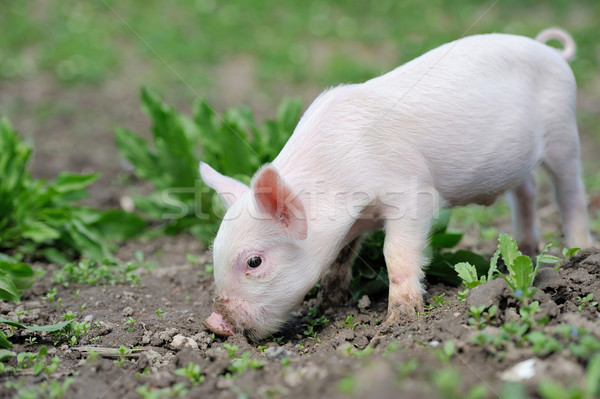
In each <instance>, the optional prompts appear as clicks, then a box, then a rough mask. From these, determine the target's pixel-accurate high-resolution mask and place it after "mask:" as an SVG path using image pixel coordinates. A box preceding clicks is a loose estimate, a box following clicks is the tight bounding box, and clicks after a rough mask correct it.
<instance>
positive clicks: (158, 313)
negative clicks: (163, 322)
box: [155, 308, 168, 319]
mask: <svg viewBox="0 0 600 399" xmlns="http://www.w3.org/2000/svg"><path fill="white" fill-rule="evenodd" d="M155 313H156V316H157V317H158V318H159V319H162V318H163V317H165V315H166V314H167V313H168V312H165V311H164V310H162V309H161V308H158V309H156V312H155Z"/></svg>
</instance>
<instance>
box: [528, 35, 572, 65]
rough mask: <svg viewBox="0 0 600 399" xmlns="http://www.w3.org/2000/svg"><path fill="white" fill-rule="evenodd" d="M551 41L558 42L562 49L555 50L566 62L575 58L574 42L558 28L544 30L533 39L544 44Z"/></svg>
mask: <svg viewBox="0 0 600 399" xmlns="http://www.w3.org/2000/svg"><path fill="white" fill-rule="evenodd" d="M552 39H555V40H558V41H559V42H560V43H561V44H562V46H563V49H562V50H558V49H557V50H558V52H559V53H560V55H562V57H563V58H564V59H565V60H566V61H571V60H572V59H573V58H574V57H575V50H576V47H575V41H574V40H573V38H572V37H571V35H569V34H568V33H567V32H566V31H564V30H562V29H558V28H550V29H544V30H543V31H541V32H540V33H538V35H537V36H536V37H535V40H537V41H538V42H540V43H546V42H547V41H548V40H552Z"/></svg>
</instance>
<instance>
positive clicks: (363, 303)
mask: <svg viewBox="0 0 600 399" xmlns="http://www.w3.org/2000/svg"><path fill="white" fill-rule="evenodd" d="M369 306H371V300H370V299H369V297H368V296H367V295H363V296H362V298H360V300H359V301H358V308H359V309H360V310H365V309H366V308H368V307H369Z"/></svg>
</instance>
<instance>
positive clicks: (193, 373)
mask: <svg viewBox="0 0 600 399" xmlns="http://www.w3.org/2000/svg"><path fill="white" fill-rule="evenodd" d="M175 374H176V375H180V376H184V377H187V378H189V380H190V382H191V383H192V385H200V384H202V383H203V382H204V378H205V376H204V375H202V370H201V369H200V365H199V364H196V363H194V362H189V363H188V365H187V367H185V368H181V369H177V370H175Z"/></svg>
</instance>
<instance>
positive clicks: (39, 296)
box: [0, 236, 600, 398]
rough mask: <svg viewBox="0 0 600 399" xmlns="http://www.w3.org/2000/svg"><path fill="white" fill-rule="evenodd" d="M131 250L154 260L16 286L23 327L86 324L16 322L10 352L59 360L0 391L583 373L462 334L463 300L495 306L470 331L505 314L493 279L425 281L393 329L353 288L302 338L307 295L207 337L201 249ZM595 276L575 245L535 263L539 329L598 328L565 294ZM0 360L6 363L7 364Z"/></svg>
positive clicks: (131, 392) (164, 242) (102, 391)
mask: <svg viewBox="0 0 600 399" xmlns="http://www.w3.org/2000/svg"><path fill="white" fill-rule="evenodd" d="M140 249H141V250H142V251H143V252H144V254H145V257H146V260H147V262H148V263H150V264H153V263H155V264H156V265H157V267H154V268H152V269H151V270H146V269H140V270H143V271H142V273H141V274H140V277H141V282H140V284H139V286H133V287H131V286H129V285H126V284H121V285H114V286H106V287H102V286H89V285H70V286H69V287H63V286H62V285H55V284H52V283H51V279H50V278H49V276H51V275H52V273H48V277H47V278H44V279H43V280H41V281H39V282H37V283H36V284H35V285H34V287H33V289H32V290H30V291H29V292H28V293H26V294H25V295H24V296H23V301H22V303H20V304H12V303H1V304H0V306H1V308H0V315H1V316H2V317H7V318H11V319H14V320H16V319H17V314H16V313H15V312H20V311H23V310H25V311H26V312H25V313H24V314H22V315H21V317H20V320H21V321H22V322H23V323H27V324H34V323H35V324H49V323H52V322H57V321H59V320H60V317H61V316H62V315H63V314H65V312H66V311H67V310H72V311H73V312H76V313H77V314H78V316H77V318H76V320H79V321H83V320H85V321H88V322H91V327H90V329H89V331H88V333H87V334H86V335H85V337H84V338H83V339H82V340H81V342H79V343H78V345H75V346H70V345H68V344H62V345H60V344H59V345H58V346H56V347H55V346H53V343H52V336H51V335H50V334H44V333H30V332H26V331H25V332H24V331H19V330H17V331H16V332H15V336H14V337H13V338H11V341H12V342H13V343H15V348H14V350H15V351H16V352H20V351H36V350H38V349H39V347H40V346H41V345H47V346H48V348H49V354H50V355H51V356H54V355H56V356H58V357H59V358H60V360H61V362H60V367H59V369H58V371H57V372H55V373H54V374H53V375H52V376H51V377H47V376H44V375H43V374H42V375H38V376H33V375H32V373H31V372H23V373H17V374H16V375H14V374H12V373H9V374H5V375H2V376H1V377H0V378H1V380H2V381H1V382H2V384H0V397H10V396H12V395H15V394H16V390H15V389H8V388H6V387H5V384H4V382H5V381H7V380H12V381H15V380H16V379H17V378H19V379H21V380H24V381H26V382H27V385H29V384H32V385H35V384H38V383H40V382H41V381H42V380H44V379H46V378H51V379H58V380H61V379H64V378H66V377H67V376H72V377H74V382H73V383H72V384H71V385H70V386H69V388H68V390H67V392H66V394H65V398H82V397H84V398H138V397H140V395H139V394H138V393H137V391H136V389H137V388H138V387H140V386H142V385H145V386H147V387H148V389H149V390H150V391H151V392H154V393H155V394H156V395H158V396H156V397H168V394H167V391H165V389H171V390H172V387H173V386H174V385H175V384H176V383H177V382H183V383H184V384H185V385H186V387H187V388H188V389H189V392H187V395H186V396H185V397H190V398H194V397H223V398H228V397H258V398H260V397H264V398H268V397H282V396H285V397H298V398H300V397H302V398H306V397H342V396H347V394H348V392H351V391H352V392H355V394H354V395H355V396H358V397H360V396H362V395H364V394H367V393H368V395H371V396H373V397H378V398H379V397H390V398H391V397H394V398H397V397H403V398H413V397H415V398H420V397H423V398H430V397H459V396H461V395H462V393H465V392H467V391H469V390H472V389H473V388H472V387H474V386H478V385H481V386H483V387H485V389H484V391H487V394H486V395H484V396H480V397H490V398H491V397H497V396H498V395H499V394H500V393H501V392H503V391H502V390H503V389H506V388H505V387H504V388H503V384H504V380H506V379H507V378H510V377H507V375H508V374H507V370H510V369H511V368H512V367H513V366H515V364H517V363H519V362H522V361H525V360H527V359H531V358H533V359H535V375H534V376H533V377H532V378H531V379H528V380H526V381H525V382H526V384H527V386H528V387H530V393H531V394H533V393H534V392H535V390H534V387H535V386H536V383H537V382H539V381H541V380H543V379H554V380H559V381H561V382H564V383H568V382H579V383H581V382H582V379H583V375H584V372H583V364H582V363H581V362H580V361H578V360H577V358H575V357H574V356H573V355H572V354H570V352H569V351H568V350H566V349H565V350H561V351H559V352H557V353H554V354H551V355H549V356H534V355H533V354H532V348H531V345H529V344H528V343H527V342H524V343H523V344H522V345H520V346H517V345H509V346H507V347H506V348H504V350H503V351H501V352H502V353H500V352H496V353H494V351H490V350H489V349H484V348H483V347H481V346H478V345H476V344H475V343H473V339H474V338H473V337H475V336H476V335H477V334H478V333H479V331H477V330H476V329H474V327H473V326H471V325H469V323H468V321H467V320H468V317H469V316H468V314H467V309H468V308H469V306H480V305H486V306H489V305H491V304H496V305H497V306H498V307H499V310H498V313H497V316H496V321H495V326H494V325H491V326H488V327H486V329H485V330H484V331H486V332H490V333H493V332H494V331H497V330H498V327H497V326H499V325H501V324H502V323H504V322H506V321H509V320H517V319H518V318H519V317H518V315H517V311H518V310H517V300H516V299H515V298H514V297H513V296H512V294H511V293H510V291H509V290H508V289H507V287H506V285H505V282H504V280H502V279H497V280H494V281H492V282H490V283H487V284H484V285H482V286H480V287H478V288H475V289H473V290H471V292H470V293H469V296H468V298H467V300H466V302H461V301H460V300H459V299H458V298H457V289H456V288H453V287H448V286H444V285H439V284H438V285H432V286H430V287H428V293H427V295H426V297H425V301H426V304H431V305H433V306H431V309H430V310H429V311H428V312H426V314H425V315H422V316H420V317H418V318H417V319H416V320H413V321H404V322H403V323H400V324H398V325H386V324H382V323H380V322H381V321H382V320H384V319H385V313H386V305H387V303H386V298H385V296H382V297H374V298H363V299H362V300H361V301H359V303H348V304H347V306H344V307H342V308H339V309H332V310H329V311H326V313H325V315H326V317H327V319H328V322H327V323H326V325H325V326H323V325H318V326H317V327H316V328H315V331H316V332H317V334H316V336H307V335H305V334H304V333H303V331H305V330H306V325H305V324H306V321H305V319H304V318H305V317H306V316H307V315H308V314H309V313H310V309H311V307H312V306H313V305H314V303H315V300H316V299H315V298H314V297H313V298H309V299H307V300H306V301H305V302H304V303H303V304H302V306H301V308H300V309H299V310H298V311H297V312H295V313H294V314H293V317H292V318H291V320H290V321H289V323H288V324H287V325H286V327H285V328H284V330H283V331H282V332H281V334H279V335H278V336H277V338H276V339H272V340H265V341H262V342H248V341H247V340H246V338H244V337H243V336H239V335H236V336H233V337H229V338H227V339H226V340H224V339H222V338H219V337H213V336H211V334H209V333H208V332H207V331H206V330H205V328H204V327H203V325H202V320H203V318H205V317H207V316H208V315H209V314H210V311H211V305H212V291H211V287H212V281H213V278H212V275H210V274H209V273H207V272H206V271H205V270H204V265H203V262H205V261H207V260H208V257H207V255H204V251H203V248H202V246H201V245H200V244H199V243H198V241H197V240H195V239H194V238H192V237H185V236H184V237H175V238H161V239H158V240H153V241H148V242H136V243H131V244H129V245H127V246H125V247H124V248H122V249H121V251H120V253H119V256H120V257H122V258H128V257H129V258H132V257H133V253H134V251H136V250H140ZM157 251H158V252H157ZM186 254H195V255H197V256H199V257H200V258H201V262H200V264H194V265H192V264H190V263H189V262H188V261H187V259H186ZM157 255H158V256H157ZM599 275H600V251H598V250H586V251H582V252H580V254H578V255H577V256H575V257H574V258H572V259H571V260H570V261H566V262H565V263H564V264H563V265H562V267H561V268H560V269H559V270H558V271H557V270H555V269H554V268H543V269H541V271H540V273H539V275H538V278H537V281H536V285H537V286H538V287H539V290H538V293H537V294H536V298H535V299H537V300H539V301H540V303H541V309H542V310H541V313H539V314H538V316H537V317H540V318H541V317H544V316H548V318H549V321H548V324H547V325H546V326H545V327H544V328H545V329H546V330H548V331H550V330H552V329H554V328H556V327H557V326H560V325H561V324H562V323H565V324H568V325H569V326H572V327H573V328H585V329H587V330H588V331H589V332H590V333H591V334H592V335H593V336H594V337H595V338H596V339H598V338H600V322H599V316H600V314H599V313H598V309H597V308H589V309H587V310H585V311H583V312H581V311H579V310H578V309H577V305H578V302H577V297H578V296H579V297H581V296H585V295H587V294H589V293H594V295H595V298H598V297H600V278H599ZM53 285H54V286H56V287H57V288H58V290H57V295H56V297H57V298H62V301H61V303H60V304H59V305H55V304H52V303H50V302H49V301H46V300H43V296H44V295H45V294H46V293H47V292H48V290H49V289H50V288H51V287H52V286H53ZM77 290H78V291H79V292H78V295H75V294H74V292H76V291H77ZM442 293H443V294H444V296H443V297H442V298H444V299H446V302H445V303H444V304H443V305H441V306H440V305H439V304H435V303H434V301H432V297H434V296H439V295H440V294H442ZM55 302H58V301H55ZM84 303H85V304H86V306H85V307H84V308H83V309H82V305H83V304H84ZM81 309H82V310H81ZM157 309H161V310H162V311H163V312H164V315H162V317H159V316H158V315H157V314H156V310H157ZM350 315H352V316H354V321H353V323H351V324H354V323H357V324H356V325H355V326H354V328H353V329H352V328H350V327H349V326H344V325H342V323H345V322H346V321H347V320H346V317H347V316H350ZM318 316H320V314H318V315H316V316H315V317H318ZM130 317H132V318H133V319H135V321H136V322H135V324H134V325H133V326H129V325H127V324H126V323H125V322H126V321H127V320H128V319H129V318H130ZM130 327H131V328H130ZM31 336H36V337H37V341H36V342H35V343H33V344H31V343H29V342H28V341H27V338H28V337H31ZM313 338H314V339H313ZM448 342H452V343H453V344H454V348H455V352H456V353H455V354H454V355H453V356H448V357H445V356H444V355H443V349H442V348H444V347H445V345H447V344H446V343H448ZM224 344H229V345H235V346H237V347H238V348H239V349H238V350H237V352H236V355H235V356H236V357H240V356H241V355H242V354H243V352H245V351H249V353H250V355H249V356H250V358H255V359H257V360H259V361H260V362H261V366H260V367H259V368H258V369H250V370H248V371H246V372H244V373H239V374H237V376H236V377H235V378H227V377H226V376H225V375H226V374H227V373H228V372H230V370H231V369H230V367H231V365H232V360H230V358H229V357H228V352H227V350H226V349H225V348H224ZM121 345H125V346H127V347H128V348H138V349H136V350H135V351H133V353H132V354H131V355H129V356H128V357H127V359H126V361H125V362H123V364H122V365H118V364H117V363H116V362H115V361H116V360H118V357H117V356H116V355H114V354H112V353H110V351H108V353H101V354H100V356H98V357H97V358H96V359H94V360H92V359H91V358H90V356H89V354H88V352H87V350H83V349H82V347H88V346H92V347H93V350H94V351H97V352H101V351H102V349H107V348H111V349H116V348H119V347H120V346H121ZM486 348H487V347H486ZM371 351H372V352H371ZM282 359H289V360H282ZM190 361H193V362H195V363H196V364H199V365H200V367H201V372H202V374H203V375H204V376H205V379H204V382H203V383H202V384H201V385H198V386H192V385H191V384H190V382H189V380H188V379H187V378H186V377H182V376H177V375H175V374H174V370H175V369H179V368H182V367H185V366H186V365H187V364H188V363H189V362H190ZM9 364H13V365H16V361H15V360H14V359H13V360H11V362H9ZM228 368H229V370H228ZM443 370H451V371H452V372H454V373H455V376H454V377H453V378H459V377H460V378H459V381H460V382H459V384H458V385H457V386H455V387H451V388H447V387H446V388H444V386H445V385H443V384H441V385H440V384H437V383H434V384H432V383H431V381H432V378H433V380H434V381H437V380H435V378H438V377H439V378H442V377H440V375H442V374H443V373H442V371H443ZM161 389H162V391H161ZM449 389H450V390H449Z"/></svg>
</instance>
